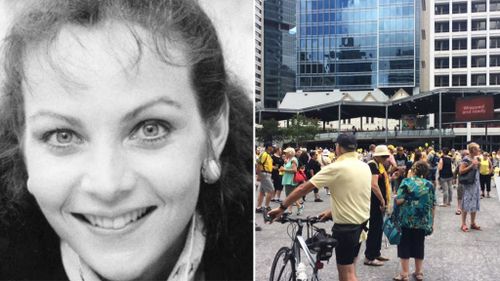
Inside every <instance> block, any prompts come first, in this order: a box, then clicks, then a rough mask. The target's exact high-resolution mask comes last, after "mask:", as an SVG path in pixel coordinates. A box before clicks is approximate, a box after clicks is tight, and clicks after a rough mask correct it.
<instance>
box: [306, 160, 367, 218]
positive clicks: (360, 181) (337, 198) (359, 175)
mask: <svg viewBox="0 0 500 281" xmlns="http://www.w3.org/2000/svg"><path fill="white" fill-rule="evenodd" d="M371 179H372V173H371V172H370V168H369V167H368V164H366V163H364V162H363V161H360V160H358V154H357V153H356V152H348V153H345V154H342V155H341V156H340V157H338V158H337V161H335V162H334V163H332V164H330V165H328V166H325V167H323V168H322V169H321V171H319V173H317V174H316V175H315V176H314V177H312V179H311V180H310V182H311V183H312V184H313V185H314V186H315V187H317V188H321V187H324V186H326V187H328V188H329V189H330V193H331V195H330V197H331V198H330V204H331V208H332V217H333V220H334V222H335V223H339V224H362V223H363V222H365V221H367V220H368V218H369V217H370V196H371Z"/></svg>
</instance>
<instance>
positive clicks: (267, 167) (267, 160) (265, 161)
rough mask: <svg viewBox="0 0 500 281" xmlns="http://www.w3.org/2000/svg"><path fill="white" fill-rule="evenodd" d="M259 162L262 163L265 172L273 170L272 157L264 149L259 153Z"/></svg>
mask: <svg viewBox="0 0 500 281" xmlns="http://www.w3.org/2000/svg"><path fill="white" fill-rule="evenodd" d="M259 164H261V165H262V167H263V168H264V171H265V172H269V173H271V172H272V171H273V158H272V157H271V155H269V153H267V152H266V151H264V152H262V153H261V154H260V157H259Z"/></svg>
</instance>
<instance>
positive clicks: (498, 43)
mask: <svg viewBox="0 0 500 281" xmlns="http://www.w3.org/2000/svg"><path fill="white" fill-rule="evenodd" d="M490 48H491V49H494V48H500V37H490Z"/></svg>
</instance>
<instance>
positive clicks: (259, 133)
mask: <svg viewBox="0 0 500 281" xmlns="http://www.w3.org/2000/svg"><path fill="white" fill-rule="evenodd" d="M255 136H256V137H257V139H258V140H259V141H261V142H271V143H272V142H273V141H281V140H283V138H284V131H283V129H282V128H280V127H279V122H278V121H276V120H274V119H270V120H264V121H262V126H261V127H257V128H256V129H255Z"/></svg>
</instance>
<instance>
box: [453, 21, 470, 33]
mask: <svg viewBox="0 0 500 281" xmlns="http://www.w3.org/2000/svg"><path fill="white" fill-rule="evenodd" d="M452 28H453V29H452V30H453V32H460V31H467V21H466V20H457V21H453V23H452Z"/></svg>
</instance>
